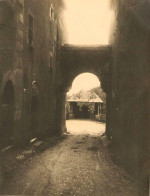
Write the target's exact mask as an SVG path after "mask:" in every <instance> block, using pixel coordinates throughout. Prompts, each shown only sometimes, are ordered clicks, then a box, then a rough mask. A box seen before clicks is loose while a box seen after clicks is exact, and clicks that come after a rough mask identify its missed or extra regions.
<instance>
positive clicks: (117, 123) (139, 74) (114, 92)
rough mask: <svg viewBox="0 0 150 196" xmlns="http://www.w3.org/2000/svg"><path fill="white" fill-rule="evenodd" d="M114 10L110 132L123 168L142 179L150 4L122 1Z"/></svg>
mask: <svg viewBox="0 0 150 196" xmlns="http://www.w3.org/2000/svg"><path fill="white" fill-rule="evenodd" d="M116 6H118V7H115V9H116V26H115V31H114V32H113V34H114V39H113V40H114V43H113V50H112V51H113V53H112V56H113V59H112V64H111V68H110V72H111V73H112V75H111V77H112V78H111V81H110V91H109V96H108V105H109V109H110V118H109V121H110V126H109V131H110V137H112V141H113V143H114V144H115V145H117V146H118V149H120V154H121V156H122V159H123V162H124V164H125V166H126V167H127V168H128V169H129V170H130V172H131V173H134V174H135V175H136V176H137V177H139V178H143V176H145V174H146V172H148V159H149V157H148V156H149V151H148V148H149V143H150V140H149V139H150V137H149V117H148V116H149V108H150V105H149V100H150V77H149V76H150V75H149V74H150V44H149V43H150V42H149V41H150V23H149V20H150V9H149V8H150V4H149V2H148V1H147V0H144V1H143V0H140V1H133V0H132V1H131V0H122V1H120V3H119V4H118V5H116Z"/></svg>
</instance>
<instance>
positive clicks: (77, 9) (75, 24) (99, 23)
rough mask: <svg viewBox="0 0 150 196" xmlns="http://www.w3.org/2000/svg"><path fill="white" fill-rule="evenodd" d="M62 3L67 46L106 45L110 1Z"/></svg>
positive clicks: (109, 23) (74, 0) (109, 19)
mask: <svg viewBox="0 0 150 196" xmlns="http://www.w3.org/2000/svg"><path fill="white" fill-rule="evenodd" d="M64 3H65V8H66V9H65V11H64V14H63V15H64V21H65V24H66V28H67V32H68V40H67V42H68V43H69V44H79V45H105V44H108V42H109V37H110V29H111V24H112V18H113V12H112V10H111V8H110V0H64Z"/></svg>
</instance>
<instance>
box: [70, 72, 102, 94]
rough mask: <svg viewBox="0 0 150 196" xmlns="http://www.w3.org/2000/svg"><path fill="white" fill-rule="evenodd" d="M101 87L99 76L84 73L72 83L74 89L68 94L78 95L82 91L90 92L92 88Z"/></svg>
mask: <svg viewBox="0 0 150 196" xmlns="http://www.w3.org/2000/svg"><path fill="white" fill-rule="evenodd" d="M99 86H100V81H99V79H98V77H97V76H95V75H94V74H91V73H83V74H80V75H79V76H77V77H76V78H75V79H74V81H73V83H72V88H71V90H70V91H69V92H68V95H72V94H73V93H77V92H78V91H80V90H90V89H92V88H95V87H99Z"/></svg>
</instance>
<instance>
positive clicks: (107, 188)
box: [2, 120, 143, 196]
mask: <svg viewBox="0 0 150 196" xmlns="http://www.w3.org/2000/svg"><path fill="white" fill-rule="evenodd" d="M66 123H67V128H68V134H67V137H66V138H65V139H64V140H63V141H61V142H59V143H57V144H56V145H55V146H53V147H51V148H48V149H46V150H45V151H44V152H42V153H41V154H39V155H37V156H36V157H35V159H33V160H32V162H29V161H26V162H24V163H23V164H22V166H21V167H20V169H19V171H18V172H17V173H16V175H14V177H13V178H12V179H11V180H10V181H9V182H8V183H7V186H6V187H5V188H4V187H3V188H4V189H5V190H3V192H2V194H7V195H10V194H11V195H45V196H46V195H47V196H55V195H56V196H60V195H64V196H67V195H68V196H103V195H107V196H114V195H115V196H137V195H143V194H142V193H140V192H139V190H138V189H139V187H138V186H137V184H136V183H135V182H134V180H133V179H131V177H129V175H128V174H127V173H126V172H125V171H123V170H122V169H120V168H119V167H118V166H116V165H115V164H114V163H113V162H112V160H111V159H110V156H109V153H108V150H107V142H106V141H105V136H104V131H105V124H104V123H100V122H94V121H89V120H68V121H67V122H66Z"/></svg>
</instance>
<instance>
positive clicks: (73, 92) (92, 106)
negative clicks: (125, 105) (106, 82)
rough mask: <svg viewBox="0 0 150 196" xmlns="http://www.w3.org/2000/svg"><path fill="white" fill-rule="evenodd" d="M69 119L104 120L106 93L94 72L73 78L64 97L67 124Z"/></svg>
mask: <svg viewBox="0 0 150 196" xmlns="http://www.w3.org/2000/svg"><path fill="white" fill-rule="evenodd" d="M70 119H74V120H75V119H76V120H77V121H78V120H79V122H81V121H80V120H82V123H84V122H83V120H92V121H93V120H94V121H95V120H97V121H99V122H104V121H106V94H105V92H103V90H102V89H101V83H100V80H99V78H98V77H97V76H96V75H95V74H93V73H89V72H86V73H81V74H79V75H78V76H76V77H75V78H73V81H72V88H71V89H70V90H69V92H68V93H67V97H66V120H67V125H68V123H69V121H68V120H70ZM70 123H71V121H70ZM69 127H70V125H69ZM85 129H86V122H85Z"/></svg>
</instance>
